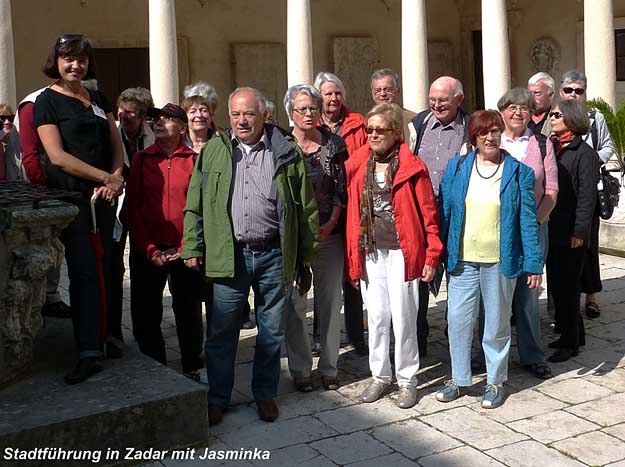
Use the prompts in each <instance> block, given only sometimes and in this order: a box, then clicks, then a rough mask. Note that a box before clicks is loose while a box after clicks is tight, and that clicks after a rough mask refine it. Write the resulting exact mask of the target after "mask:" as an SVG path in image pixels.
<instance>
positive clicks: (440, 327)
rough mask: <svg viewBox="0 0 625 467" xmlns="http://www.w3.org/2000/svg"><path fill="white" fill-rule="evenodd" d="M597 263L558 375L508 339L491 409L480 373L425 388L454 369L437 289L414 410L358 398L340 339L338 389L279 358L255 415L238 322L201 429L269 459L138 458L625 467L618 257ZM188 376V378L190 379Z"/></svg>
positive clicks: (362, 379) (358, 374) (547, 331)
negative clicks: (227, 400)
mask: <svg viewBox="0 0 625 467" xmlns="http://www.w3.org/2000/svg"><path fill="white" fill-rule="evenodd" d="M601 268H602V277H603V285H604V291H603V292H602V293H601V294H600V295H599V303H600V306H601V316H600V317H599V318H598V319H595V320H588V319H586V320H585V325H586V330H587V337H586V346H585V347H584V348H583V351H581V352H580V354H579V356H577V357H575V358H574V359H572V360H570V361H568V362H564V363H560V364H553V365H552V370H553V372H554V375H555V377H554V378H553V379H550V380H547V381H542V380H538V379H536V378H534V377H533V376H531V375H529V374H528V373H526V372H525V371H523V369H522V368H521V367H520V366H519V363H518V358H519V357H518V353H517V351H516V347H514V343H515V339H513V349H512V351H511V355H510V368H509V379H508V382H507V384H506V392H507V394H508V396H507V399H506V402H505V404H504V405H503V406H502V407H500V408H497V409H494V410H485V409H482V408H481V407H480V396H481V393H482V388H483V386H484V384H485V381H484V378H485V376H484V375H477V376H474V383H475V384H474V386H473V387H472V388H471V392H470V394H469V395H468V396H464V397H461V398H459V399H458V400H456V401H454V402H451V403H447V404H443V403H440V402H437V401H436V399H435V398H434V393H435V392H436V390H437V389H439V388H440V387H441V385H442V384H443V382H444V381H445V380H447V379H449V378H450V371H451V369H450V358H449V353H448V342H447V338H446V337H445V335H444V328H445V320H444V300H445V290H444V289H443V290H442V292H441V294H440V295H439V297H438V298H437V299H436V300H433V301H432V302H431V305H430V310H429V320H430V326H431V334H430V339H429V342H430V344H429V354H428V356H427V357H426V358H423V359H422V361H421V370H420V372H419V400H418V403H417V405H416V406H415V407H414V408H412V409H408V410H402V409H399V408H397V407H396V406H395V403H394V397H395V396H396V392H391V393H390V394H388V395H387V396H386V397H384V398H383V399H382V400H380V401H378V402H375V403H373V404H365V403H361V402H360V401H359V399H358V397H359V395H360V393H361V391H362V390H363V389H364V388H365V387H366V385H367V384H368V383H369V381H370V380H369V378H370V376H371V375H370V372H369V369H368V361H367V357H360V356H358V355H356V353H355V352H353V351H349V349H345V348H343V349H342V350H341V355H340V358H339V368H340V370H339V379H340V382H341V387H340V388H339V389H338V390H337V391H325V390H323V388H322V387H321V383H320V378H319V377H318V375H316V374H315V375H314V376H315V384H316V390H315V391H314V392H312V393H308V394H302V393H298V392H296V391H295V390H294V387H293V383H292V380H291V378H290V376H289V373H288V370H287V360H286V358H285V357H283V358H282V377H281V380H280V387H279V397H278V398H277V402H278V405H279V407H280V417H279V418H278V420H277V421H276V422H274V423H266V422H263V421H261V420H259V419H258V416H257V413H256V410H255V405H254V403H253V401H252V396H251V391H250V378H251V370H252V363H251V362H252V359H253V353H254V342H255V335H256V331H255V330H251V331H242V332H241V337H240V342H239V351H238V355H237V366H236V377H235V390H234V393H233V401H232V406H231V407H229V408H228V410H227V412H226V414H225V417H224V420H223V422H222V423H221V424H219V425H217V426H215V427H211V428H210V429H209V433H208V438H209V443H208V446H207V447H208V450H209V451H214V452H217V451H231V452H232V451H237V452H244V451H245V450H247V449H251V450H253V449H254V448H257V449H259V450H268V451H269V460H252V461H244V460H221V461H219V460H213V461H209V460H201V459H199V458H200V457H202V456H204V455H205V451H204V447H196V448H195V450H189V452H193V453H195V455H194V459H188V460H172V459H170V458H167V459H165V460H162V461H155V462H153V463H150V464H145V465H149V466H150V467H157V466H158V467H162V466H167V467H178V466H192V465H207V464H210V465H229V466H235V465H236V466H240V465H252V464H259V465H271V466H278V465H285V466H296V465H297V466H307V467H312V466H316V467H325V466H335V465H350V466H354V467H356V466H358V467H365V466H366V467H369V466H371V467H374V466H376V467H377V466H393V467H403V466H423V467H432V466H445V467H447V466H459V467H460V466H462V467H470V466H479V467H482V466H493V467H494V466H504V465H505V466H531V467H535V466H545V467H557V466H563V467H564V466H571V467H573V466H584V465H588V466H597V465H609V466H613V467H625V258H619V257H615V256H606V255H602V256H601ZM126 285H128V284H126ZM126 292H128V290H126ZM127 297H128V295H127V296H126V299H125V300H126V302H125V303H126V308H128V305H129V301H128V300H127ZM165 303H166V305H167V310H166V313H165V317H164V320H163V330H164V333H165V337H166V342H167V355H168V358H169V360H170V366H171V367H173V368H174V369H177V370H178V371H180V362H179V359H180V353H179V349H178V343H177V337H176V331H175V327H174V317H173V314H172V313H171V309H170V307H169V305H170V303H171V298H170V297H168V296H166V298H165ZM541 305H542V312H543V327H542V329H543V342H544V344H545V348H546V344H547V343H548V342H550V341H551V340H553V339H554V338H555V336H554V335H553V332H552V326H551V323H552V321H551V319H550V317H549V316H548V314H547V310H546V298H545V293H544V291H543V294H542V298H541ZM129 315H130V313H129V311H126V312H125V315H124V323H125V332H127V342H128V343H129V345H134V344H133V343H132V334H131V328H130V316H129ZM309 316H310V317H311V318H312V313H310V314H309ZM309 321H310V323H312V319H309ZM311 327H312V326H311ZM513 329H514V328H513ZM513 332H514V331H513ZM547 350H549V349H547ZM189 384H197V383H194V382H192V381H190V380H189ZM395 389H396V388H395ZM198 416H205V415H204V414H198Z"/></svg>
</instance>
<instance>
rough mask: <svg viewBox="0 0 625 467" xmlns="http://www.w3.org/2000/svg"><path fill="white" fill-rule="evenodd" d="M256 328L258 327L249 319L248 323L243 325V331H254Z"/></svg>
mask: <svg viewBox="0 0 625 467" xmlns="http://www.w3.org/2000/svg"><path fill="white" fill-rule="evenodd" d="M255 327H256V325H255V324H254V323H252V322H251V321H250V320H249V319H248V320H247V321H244V322H243V324H241V329H247V330H250V329H254V328H255Z"/></svg>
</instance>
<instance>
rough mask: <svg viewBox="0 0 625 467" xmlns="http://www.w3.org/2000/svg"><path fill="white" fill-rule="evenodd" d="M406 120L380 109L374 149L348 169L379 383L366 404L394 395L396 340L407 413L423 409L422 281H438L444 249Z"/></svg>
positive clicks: (394, 108) (371, 127) (372, 130)
mask: <svg viewBox="0 0 625 467" xmlns="http://www.w3.org/2000/svg"><path fill="white" fill-rule="evenodd" d="M402 113H403V112H402V110H401V108H400V107H399V106H398V105H397V104H387V103H382V104H377V105H376V106H375V107H373V109H371V110H370V111H369V113H368V114H367V120H366V122H367V126H366V130H365V131H366V133H367V134H368V135H369V136H368V144H367V145H365V146H363V147H362V148H360V149H359V150H357V151H356V152H355V153H354V154H352V155H351V157H350V159H349V160H348V161H347V163H346V164H345V170H346V172H347V183H348V188H347V189H348V201H347V203H348V204H347V227H346V250H347V266H348V275H349V279H350V280H351V281H352V284H353V285H354V287H356V288H360V289H361V290H362V293H363V297H364V298H365V300H366V303H367V310H368V314H367V318H368V323H369V367H370V368H371V373H372V375H373V381H372V382H371V384H370V385H369V386H368V387H367V388H366V389H365V390H364V392H363V393H362V395H361V400H362V401H363V402H375V401H376V400H378V399H379V398H380V397H382V396H383V395H384V393H385V392H386V391H387V390H388V388H389V385H390V383H391V381H392V379H393V373H392V370H391V359H390V356H389V352H390V346H391V333H392V334H393V336H394V337H395V377H396V378H397V384H398V385H399V395H398V397H397V400H396V404H397V406H398V407H400V408H402V409H407V408H410V407H412V406H414V405H415V404H416V402H417V372H418V371H419V345H418V343H417V309H418V307H419V293H418V287H419V281H421V280H422V281H425V282H430V281H431V280H432V278H433V277H434V273H435V271H436V268H437V267H438V264H439V260H440V257H441V254H442V251H443V244H442V242H441V239H440V237H439V227H438V212H437V209H436V202H435V201H434V192H433V191H432V181H431V180H430V175H429V174H428V170H427V167H426V166H425V164H424V163H423V161H422V160H421V159H420V158H419V157H418V156H415V155H414V154H413V153H412V152H411V151H410V148H408V145H407V144H406V143H404V142H403V141H402V132H403V128H404V124H403V115H402ZM358 281H359V282H358ZM391 325H392V330H391Z"/></svg>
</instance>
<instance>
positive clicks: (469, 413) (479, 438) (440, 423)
mask: <svg viewBox="0 0 625 467" xmlns="http://www.w3.org/2000/svg"><path fill="white" fill-rule="evenodd" d="M420 420H421V421H423V422H425V423H427V424H428V425H432V426H433V427H436V428H438V429H439V430H440V431H442V432H444V433H446V434H448V435H450V436H453V437H454V438H457V439H459V440H462V441H464V442H465V443H467V444H470V445H471V446H474V447H476V448H477V449H480V450H484V449H490V448H494V447H499V446H503V445H506V444H512V443H516V442H517V441H521V440H524V439H526V438H527V436H525V435H522V434H520V433H515V432H514V431H512V430H510V429H509V428H507V427H506V426H505V425H503V424H501V423H498V422H495V421H493V420H490V419H489V418H487V417H484V416H481V415H480V414H478V413H477V412H475V411H473V410H470V409H468V408H467V407H458V408H457V409H452V410H448V411H445V412H439V413H436V414H433V415H428V416H425V417H421V418H420Z"/></svg>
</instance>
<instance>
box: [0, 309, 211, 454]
mask: <svg viewBox="0 0 625 467" xmlns="http://www.w3.org/2000/svg"><path fill="white" fill-rule="evenodd" d="M75 359H76V355H75V351H74V343H73V337H72V324H71V320H62V319H51V318H48V319H46V326H45V328H44V329H43V331H42V334H41V335H40V336H39V337H38V339H37V341H36V345H35V364H34V368H33V373H32V375H31V376H29V377H28V378H27V379H24V380H22V381H19V382H17V383H15V384H14V385H12V386H10V387H8V388H5V389H3V390H2V391H0V465H11V466H14V465H15V466H17V465H20V466H21V465H24V466H35V465H37V466H39V465H113V464H120V463H122V464H127V463H130V460H128V459H124V457H125V456H126V454H127V449H128V448H135V449H137V451H136V452H135V453H134V454H137V453H140V454H142V455H147V454H148V452H149V451H148V450H149V449H150V448H153V450H170V451H171V450H172V449H174V448H180V447H184V446H199V445H207V443H208V422H207V418H206V388H205V386H202V385H200V384H198V383H195V382H193V381H191V380H189V379H187V378H185V377H184V376H181V375H180V374H178V373H176V372H175V371H173V370H172V369H170V368H167V367H164V366H162V365H160V364H159V363H157V362H155V361H154V360H152V359H150V358H147V357H145V356H144V355H142V354H140V353H139V352H138V351H137V350H136V349H132V348H130V349H128V352H127V354H126V355H125V356H124V358H122V359H120V360H107V361H105V362H104V367H105V369H104V371H102V372H101V373H99V374H97V375H95V376H93V377H91V378H89V379H88V380H87V381H85V382H83V383H80V384H77V385H74V386H68V385H67V384H65V382H64V381H63V375H64V373H65V372H67V370H68V369H70V368H71V367H72V365H73V364H74V363H75ZM9 448H11V449H15V448H17V449H20V450H27V451H29V452H30V453H31V454H30V455H31V456H34V455H35V454H36V452H35V451H34V450H35V449H37V448H49V450H48V451H47V453H46V452H45V451H43V452H42V453H41V455H44V456H46V457H45V458H40V459H38V460H37V459H30V460H22V461H20V462H15V457H13V459H10V458H7V454H9V453H10V454H11V455H12V456H16V453H15V451H8V449H9ZM55 448H56V449H55ZM60 449H62V450H63V451H62V452H63V453H68V452H69V451H72V450H75V451H78V453H79V455H81V456H88V455H90V456H92V457H91V458H90V459H89V458H84V457H83V458H82V460H76V462H69V461H67V460H65V461H60V462H59V461H57V462H53V460H52V459H53V458H51V455H52V454H59V453H60V452H61V451H60ZM116 452H118V453H119V458H117V456H116V455H114V454H115V453H116ZM153 452H154V451H152V453H153ZM107 454H108V456H107ZM95 456H100V459H99V462H98V463H97V464H96V463H95V462H93V460H94V459H95ZM106 457H109V459H107V458H106ZM141 460H143V459H132V461H133V462H134V463H137V462H138V461H141ZM7 461H8V464H6V462H7Z"/></svg>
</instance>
